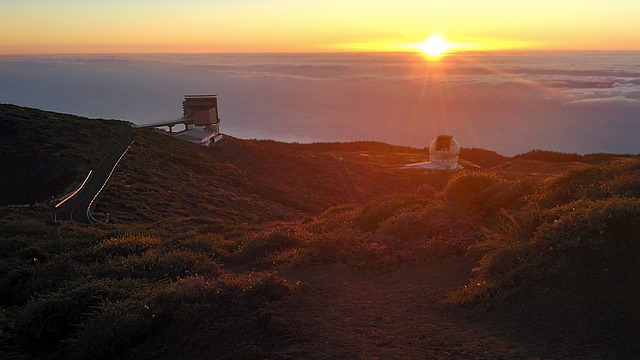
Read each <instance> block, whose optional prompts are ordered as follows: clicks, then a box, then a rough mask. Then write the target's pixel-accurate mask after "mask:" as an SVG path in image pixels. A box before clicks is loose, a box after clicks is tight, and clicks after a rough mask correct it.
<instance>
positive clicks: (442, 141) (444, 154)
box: [405, 135, 462, 170]
mask: <svg viewBox="0 0 640 360" xmlns="http://www.w3.org/2000/svg"><path fill="white" fill-rule="evenodd" d="M459 154H460V145H458V142H457V141H456V139H454V138H453V136H451V135H438V136H437V137H436V138H435V139H433V141H432V142H431V145H429V161H427V162H421V163H415V164H407V165H406V166H405V167H407V168H415V167H417V168H423V169H434V170H457V169H462V166H460V165H458V155H459Z"/></svg>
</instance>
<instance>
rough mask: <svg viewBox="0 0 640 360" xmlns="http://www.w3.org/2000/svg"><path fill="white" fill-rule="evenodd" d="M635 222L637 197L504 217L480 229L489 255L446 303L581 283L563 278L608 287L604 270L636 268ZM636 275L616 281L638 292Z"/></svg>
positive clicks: (639, 250) (639, 216)
mask: <svg viewBox="0 0 640 360" xmlns="http://www.w3.org/2000/svg"><path fill="white" fill-rule="evenodd" d="M639 222H640V200H639V199H636V198H618V197H613V198H608V199H603V200H596V201H592V200H579V201H576V202H572V203H569V204H567V205H564V206H562V207H559V208H555V209H552V210H538V211H533V210H531V209H528V210H527V211H523V212H522V213H519V214H518V215H517V216H516V215H510V214H505V216H504V217H503V220H502V221H501V222H500V223H499V224H500V225H499V226H497V227H496V228H494V229H493V230H485V236H486V241H485V242H484V243H483V244H482V245H481V246H483V247H485V248H488V252H487V253H486V254H485V255H484V257H483V258H482V260H481V262H480V266H479V267H478V268H477V269H476V272H477V275H476V277H475V278H474V279H472V280H471V281H470V283H469V284H468V285H467V286H466V287H465V288H464V289H461V290H459V291H456V292H454V293H453V294H452V296H451V299H452V300H453V301H454V302H475V301H483V300H492V301H497V300H503V299H505V298H507V297H509V296H510V295H512V294H513V293H515V292H518V291H519V290H521V289H525V288H529V289H531V288H532V287H535V286H542V287H557V286H561V287H562V286H565V287H566V286H569V287H576V286H578V288H580V286H581V285H580V284H581V283H580V282H579V281H578V282H577V283H573V282H574V281H572V280H570V278H569V277H567V276H568V274H573V275H571V276H573V278H575V279H587V278H589V279H591V284H589V286H590V287H593V286H598V284H599V285H601V286H608V285H607V283H608V278H609V277H608V276H607V274H608V273H609V272H610V273H617V271H616V270H615V269H619V268H628V267H631V268H633V267H636V266H637V263H638V262H639V261H640V236H638V235H637V231H636V229H635V227H636V225H635V224H638V223H639ZM636 277H637V276H636V275H630V276H629V277H626V280H625V278H624V277H623V278H620V277H618V278H617V279H616V281H617V282H618V283H619V284H621V285H620V286H621V287H622V288H626V289H628V290H626V291H630V292H632V293H634V292H635V293H637V292H638V284H637V281H636ZM576 281H577V280H576ZM584 289H586V288H584ZM584 289H583V290H584ZM634 289H635V290H634Z"/></svg>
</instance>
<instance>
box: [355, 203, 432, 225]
mask: <svg viewBox="0 0 640 360" xmlns="http://www.w3.org/2000/svg"><path fill="white" fill-rule="evenodd" d="M431 201H432V199H431V198H429V197H423V196H417V195H395V196H389V197H385V198H382V199H379V200H376V201H372V202H370V203H368V204H367V205H365V206H364V207H362V209H361V210H360V213H359V214H358V215H357V216H356V217H355V219H354V223H355V224H356V226H358V227H359V228H360V229H362V230H365V231H371V232H372V231H375V230H376V229H377V228H378V226H380V224H381V223H382V222H383V221H385V220H387V219H389V218H390V217H392V216H394V215H395V214H397V213H399V212H400V211H401V210H406V209H412V208H421V207H424V206H427V205H429V204H430V203H431Z"/></svg>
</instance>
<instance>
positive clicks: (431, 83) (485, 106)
mask: <svg viewBox="0 0 640 360" xmlns="http://www.w3.org/2000/svg"><path fill="white" fill-rule="evenodd" d="M638 60H640V53H637V52H635V53H634V52H631V53H628V52H627V53H601V52H600V53H527V54H516V55H514V54H492V55H487V54H468V55H457V56H455V57H449V58H447V59H445V60H444V61H442V62H438V63H433V62H426V61H425V60H424V59H423V58H421V57H420V56H417V55H411V54H375V55H365V54H307V55H304V54H297V55H288V54H265V55H247V54H226V55H123V56H115V55H111V56H105V55H101V56H97V55H96V56H40V57H34V56H31V57H3V58H0V78H2V82H1V83H0V102H4V103H14V104H18V105H24V106H31V107H38V108H42V109H47V110H53V111H60V112H67V113H73V114H78V115H84V116H89V117H103V118H116V119H126V120H130V121H133V122H136V123H147V122H153V121H159V120H162V119H171V118H176V117H179V116H180V115H181V113H180V112H181V108H180V104H181V100H182V96H183V95H184V94H190V93H213V94H218V95H219V103H220V114H221V118H222V127H223V131H224V132H226V133H229V134H231V135H234V136H238V137H244V138H272V139H277V140H284V141H299V142H312V141H348V140H380V141H385V142H389V143H393V144H403V145H411V146H417V147H424V146H427V145H428V144H429V143H430V141H431V139H432V138H433V137H435V136H436V135H438V134H440V133H450V134H453V135H454V136H455V137H456V138H457V139H458V141H459V142H460V143H461V145H462V146H464V147H482V148H487V149H493V150H496V151H498V152H500V153H502V154H506V155H512V154H516V153H520V152H525V151H528V150H531V149H548V150H556V151H564V152H578V153H590V152H616V153H640V141H638V140H639V139H638V138H639V135H637V134H640V61H638Z"/></svg>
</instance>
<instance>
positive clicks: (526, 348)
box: [270, 259, 607, 359]
mask: <svg viewBox="0 0 640 360" xmlns="http://www.w3.org/2000/svg"><path fill="white" fill-rule="evenodd" d="M468 269H470V267H468V263H466V264H465V261H461V260H460V259H454V260H451V261H450V260H444V261H441V262H440V263H438V264H433V265H431V266H426V267H406V268H400V269H395V270H393V271H391V272H389V273H386V274H379V273H376V272H374V271H370V270H357V269H353V268H348V267H347V266H345V265H326V266H317V267H313V268H308V269H304V270H299V271H297V272H294V273H290V274H288V277H289V278H290V279H291V280H292V281H297V280H300V282H301V284H302V285H301V286H300V290H299V291H298V292H297V293H295V294H294V295H292V296H289V297H287V298H285V299H283V301H279V302H276V303H274V304H273V308H272V309H270V312H271V315H272V322H273V323H274V324H276V326H281V327H283V328H286V329H287V331H286V336H285V340H284V341H280V342H279V343H278V344H276V345H275V347H274V349H273V351H272V354H273V356H271V358H276V359H545V358H565V359H601V358H607V355H605V354H606V353H607V351H606V350H604V351H603V350H602V349H598V348H593V347H592V346H591V344H590V343H589V342H588V341H584V340H583V339H580V338H577V337H576V332H575V331H573V330H572V326H575V325H572V324H570V323H563V322H561V321H558V322H555V323H553V324H550V323H549V321H547V319H545V318H544V316H542V317H541V318H539V319H536V318H537V317H538V314H536V313H527V312H526V311H524V312H523V311H521V310H522V309H523V308H515V310H514V308H511V309H504V311H503V310H502V309H501V310H499V311H495V310H494V311H493V312H491V311H489V312H487V311H484V310H481V311H478V309H477V308H474V307H459V306H458V307H454V306H451V305H446V304H444V303H443V302H442V301H441V299H443V297H444V296H445V295H446V294H447V293H448V292H449V291H450V290H451V289H453V288H456V287H459V286H462V285H464V284H465V283H466V281H467V279H468V276H469V270H468ZM524 309H526V308H524ZM532 315H533V317H534V318H533V319H532ZM553 316H560V315H559V314H554V315H553Z"/></svg>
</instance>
